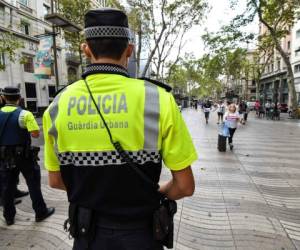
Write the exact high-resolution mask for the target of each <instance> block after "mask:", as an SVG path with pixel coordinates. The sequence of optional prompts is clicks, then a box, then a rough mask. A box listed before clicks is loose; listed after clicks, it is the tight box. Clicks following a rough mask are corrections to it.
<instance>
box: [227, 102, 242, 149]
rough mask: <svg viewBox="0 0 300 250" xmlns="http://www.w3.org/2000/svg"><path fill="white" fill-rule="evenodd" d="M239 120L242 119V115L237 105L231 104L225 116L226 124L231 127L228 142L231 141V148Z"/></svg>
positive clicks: (231, 147)
mask: <svg viewBox="0 0 300 250" xmlns="http://www.w3.org/2000/svg"><path fill="white" fill-rule="evenodd" d="M239 121H240V115H239V113H238V112H237V111H236V106H235V105H234V104H230V105H229V107H228V111H227V112H226V113H225V116H224V122H226V125H227V126H228V128H229V134H230V136H229V138H228V142H229V147H230V150H232V149H233V144H232V139H233V135H234V133H235V130H236V128H237V124H238V122H239Z"/></svg>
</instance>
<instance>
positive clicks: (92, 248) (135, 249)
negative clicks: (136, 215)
mask: <svg viewBox="0 0 300 250" xmlns="http://www.w3.org/2000/svg"><path fill="white" fill-rule="evenodd" d="M87 249H88V250H163V246H162V245H161V244H159V243H158V242H156V241H155V240H154V239H153V233H152V229H151V228H142V229H131V230H115V229H107V228H101V227H97V229H96V234H95V237H94V239H93V240H92V241H91V242H90V243H89V245H88V242H87V240H86V239H85V238H82V237H81V238H78V239H75V240H74V246H73V250H87Z"/></svg>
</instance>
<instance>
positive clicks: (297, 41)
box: [291, 20, 300, 106]
mask: <svg viewBox="0 0 300 250" xmlns="http://www.w3.org/2000/svg"><path fill="white" fill-rule="evenodd" d="M291 63H292V67H293V71H294V77H295V88H296V92H297V98H298V104H299V106H300V20H297V22H296V23H295V25H294V26H293V28H292V44H291Z"/></svg>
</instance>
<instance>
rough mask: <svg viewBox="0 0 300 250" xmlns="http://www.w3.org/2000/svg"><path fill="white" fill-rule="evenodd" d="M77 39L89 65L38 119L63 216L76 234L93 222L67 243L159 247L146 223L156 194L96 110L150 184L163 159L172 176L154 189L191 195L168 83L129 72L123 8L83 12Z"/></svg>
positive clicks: (187, 144)
mask: <svg viewBox="0 0 300 250" xmlns="http://www.w3.org/2000/svg"><path fill="white" fill-rule="evenodd" d="M85 38H86V43H85V44H83V45H82V49H83V51H84V53H85V55H86V56H87V57H88V58H90V60H91V62H92V64H91V65H88V66H87V68H86V71H85V72H84V74H83V79H84V80H80V81H77V82H75V83H73V84H72V85H69V86H67V87H66V88H65V89H64V90H63V91H61V92H60V93H59V94H58V96H56V98H55V99H54V101H53V102H52V103H51V105H50V106H49V108H48V109H47V110H46V112H45V113H44V117H43V126H44V128H43V129H44V135H45V166H46V168H47V169H48V171H49V184H50V186H51V187H53V188H58V189H63V190H66V191H67V194H68V200H69V202H70V204H71V206H70V208H74V207H75V208H76V209H70V210H69V214H70V218H69V219H70V221H73V220H74V214H75V219H76V218H77V222H78V223H81V224H85V225H86V227H82V228H81V232H80V233H82V234H79V235H84V233H86V231H87V230H88V229H89V228H90V224H91V223H96V226H95V229H94V231H93V233H92V234H87V236H88V237H83V236H82V237H81V236H77V237H75V241H74V249H101V250H105V249H109V250H114V249H116V250H122V249H130V250H140V249H151V250H152V249H163V248H162V245H161V243H159V242H158V241H156V240H155V239H154V235H153V232H152V225H151V223H152V218H153V213H154V210H155V209H156V208H157V207H158V206H159V199H158V196H157V195H156V194H154V192H151V191H150V190H149V189H148V188H147V187H148V186H147V185H148V184H146V183H145V181H144V180H143V178H141V177H140V176H139V175H137V174H136V171H135V170H134V169H133V168H132V167H131V166H130V164H128V162H127V161H125V160H124V158H122V157H121V155H120V153H119V152H118V150H116V149H115V147H114V146H113V145H112V143H111V141H110V138H109V135H108V131H107V129H106V128H105V123H104V122H103V120H102V119H100V117H99V114H98V111H97V109H99V111H100V112H101V113H102V115H103V118H104V120H105V121H106V123H107V126H108V129H109V130H110V132H111V135H112V140H113V141H118V142H119V143H120V144H121V145H122V147H123V148H124V150H125V152H126V153H127V155H129V157H130V158H131V160H132V161H133V162H135V163H136V165H137V166H138V169H139V170H141V171H142V172H143V173H144V174H145V175H146V176H148V177H149V178H151V180H152V181H153V182H154V183H158V181H159V178H160V173H161V169H162V161H163V162H164V164H165V166H166V167H167V168H168V169H169V170H170V171H171V173H172V179H171V180H170V181H168V182H167V183H165V184H162V185H160V189H159V191H160V192H161V193H163V194H165V195H166V196H167V197H168V198H169V199H172V200H177V199H181V198H183V197H185V196H190V195H192V194H193V192H194V178H193V173H192V170H191V167H190V165H191V163H192V162H194V161H195V160H197V153H196V150H195V148H194V146H193V143H192V140H191V137H190V135H189V132H188V130H187V128H186V125H185V123H184V121H183V119H182V116H181V114H180V112H179V110H178V107H177V105H176V102H175V100H174V98H173V96H172V95H171V94H170V93H168V92H167V91H166V89H168V88H166V89H164V88H162V87H158V86H156V85H155V84H158V85H161V86H163V84H160V83H155V84H154V83H151V82H149V81H144V80H138V79H132V78H129V76H128V72H127V69H126V68H127V64H128V59H129V57H130V56H131V54H132V52H133V45H132V44H130V42H129V41H130V31H129V29H128V20H127V16H126V15H125V13H123V12H122V11H119V10H116V9H107V8H104V9H97V10H91V11H88V12H87V14H86V15H85ZM89 90H90V92H91V93H89ZM91 95H92V96H91ZM92 97H93V98H92ZM78 211H79V212H78ZM89 211H92V215H91V213H90V212H89ZM91 217H92V218H93V219H90V218H91ZM71 231H72V230H71ZM75 231H76V230H75ZM91 236H92V237H91Z"/></svg>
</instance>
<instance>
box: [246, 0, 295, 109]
mask: <svg viewBox="0 0 300 250" xmlns="http://www.w3.org/2000/svg"><path fill="white" fill-rule="evenodd" d="M251 1H252V3H253V4H254V6H256V9H257V12H258V17H259V20H260V21H261V22H262V23H263V24H264V25H265V26H266V27H267V29H268V30H269V32H270V36H271V38H272V40H273V42H274V44H275V48H276V50H277V51H278V52H279V54H280V55H281V56H282V58H283V61H284V62H285V64H286V66H287V71H288V79H287V80H288V81H287V82H288V89H289V106H290V107H291V108H292V109H297V107H298V104H297V95H296V88H295V79H294V72H293V68H292V64H291V62H290V59H289V57H288V55H287V54H286V53H285V51H284V50H283V48H282V46H281V44H280V41H278V34H276V30H275V29H274V28H273V27H272V26H271V25H270V24H269V23H268V22H267V21H266V20H265V19H264V18H263V14H262V6H261V3H260V5H259V6H257V3H256V2H255V0H251Z"/></svg>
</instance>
